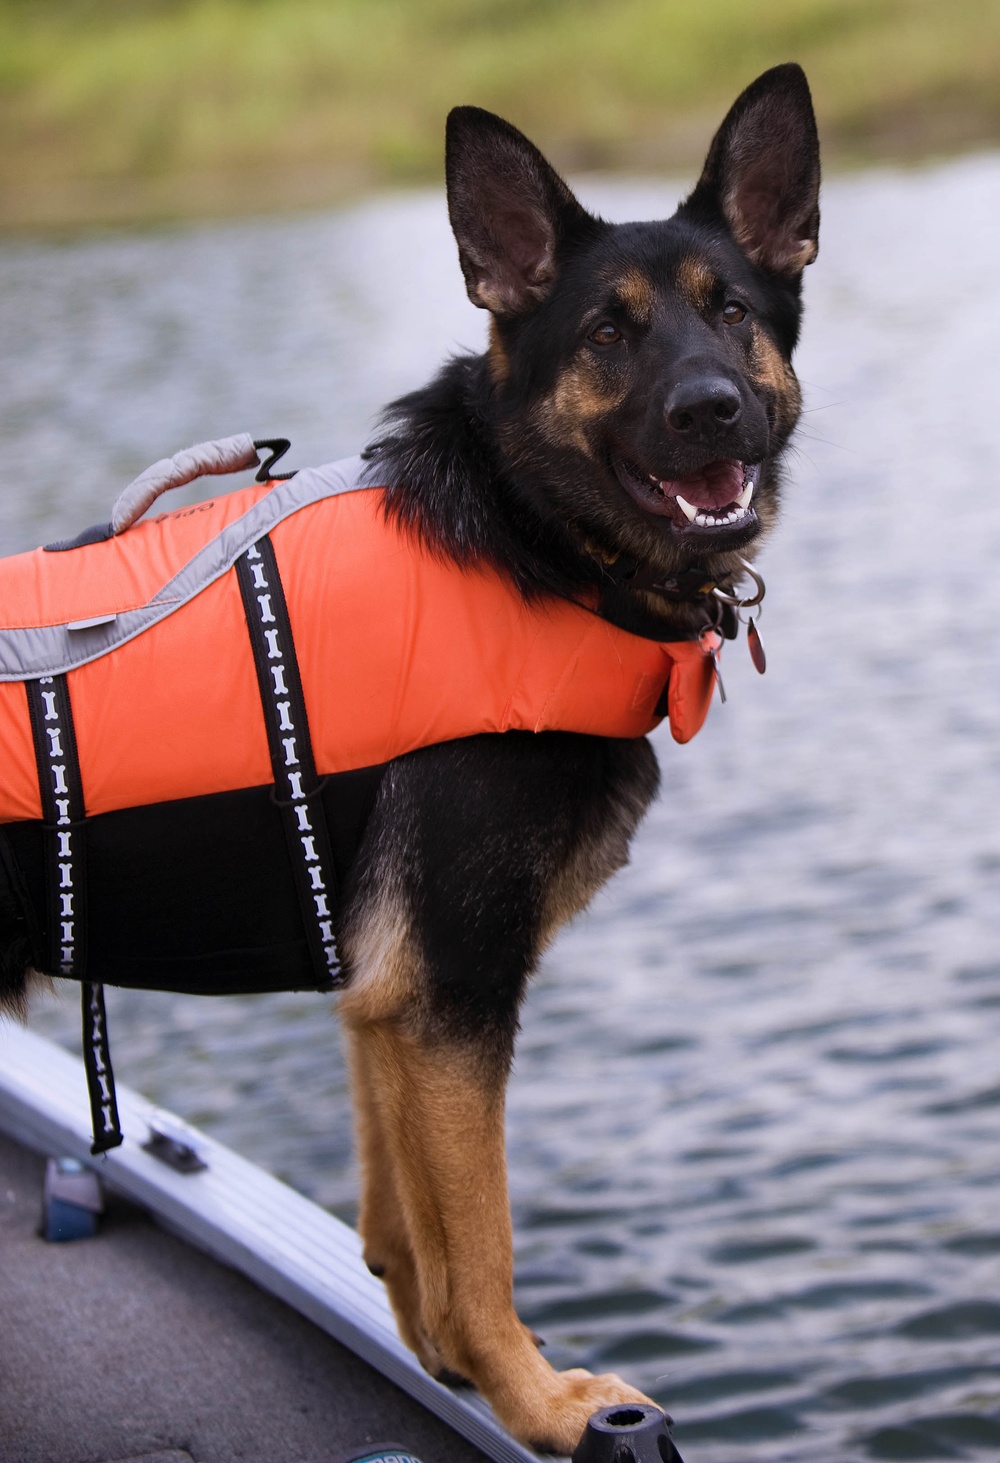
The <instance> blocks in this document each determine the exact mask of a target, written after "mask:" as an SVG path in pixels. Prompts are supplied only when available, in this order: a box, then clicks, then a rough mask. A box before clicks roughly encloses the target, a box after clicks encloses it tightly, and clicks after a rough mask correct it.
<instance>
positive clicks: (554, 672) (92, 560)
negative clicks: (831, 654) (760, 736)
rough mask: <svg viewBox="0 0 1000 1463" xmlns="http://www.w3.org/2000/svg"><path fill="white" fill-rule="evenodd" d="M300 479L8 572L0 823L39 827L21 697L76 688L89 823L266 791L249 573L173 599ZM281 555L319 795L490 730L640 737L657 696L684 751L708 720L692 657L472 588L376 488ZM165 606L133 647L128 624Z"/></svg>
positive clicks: (702, 664) (2, 589)
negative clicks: (27, 686) (244, 589)
mask: <svg viewBox="0 0 1000 1463" xmlns="http://www.w3.org/2000/svg"><path fill="white" fill-rule="evenodd" d="M314 476H315V475H314ZM306 479H307V474H298V475H297V477H296V478H295V479H293V480H292V481H291V482H290V483H279V484H273V483H265V484H260V485H258V484H255V485H253V486H251V487H248V488H243V489H241V490H239V491H236V492H231V493H226V494H222V495H220V496H219V497H217V498H213V499H210V500H208V501H206V502H204V503H199V504H197V505H195V506H194V507H187V508H180V509H176V510H174V511H173V512H166V513H161V514H159V515H157V516H156V517H154V518H151V519H149V520H147V521H144V522H141V523H138V524H136V525H135V526H133V527H131V528H129V529H128V530H127V531H126V532H125V533H123V534H121V535H119V536H118V537H112V538H109V539H107V540H106V541H104V542H97V543H91V544H87V545H84V546H82V547H78V548H73V549H72V550H70V551H68V552H61V553H52V552H47V551H45V550H41V549H39V550H36V551H34V552H32V553H27V554H20V555H17V556H15V557H13V558H8V559H5V560H0V823H10V822H15V821H18V820H22V819H38V818H41V817H42V807H41V802H40V798H39V787H38V774H37V770H36V762H35V754H34V750H33V743H32V733H31V727H30V724H29V717H28V706H27V701H26V697H25V690H24V685H23V684H22V682H24V681H27V680H30V679H32V678H34V677H38V676H41V675H46V674H53V673H56V672H61V671H66V672H67V683H68V687H69V695H70V700H71V703H72V710H73V719H74V723H75V728H76V741H77V750H78V755H79V763H80V771H81V776H82V784H83V795H84V801H85V806H86V813H87V816H88V817H93V816H95V815H99V814H102V813H106V812H110V811H113V810H115V809H121V808H128V807H137V806H142V805H145V804H151V803H160V802H165V801H170V800H172V799H177V798H185V797H195V796H200V795H203V794H206V793H215V792H224V791H227V790H230V789H234V788H241V787H254V786H259V785H262V784H266V783H268V782H270V780H271V763H270V758H269V753H268V744H267V738H266V734H265V729H264V723H263V720H262V716H261V708H260V696H259V692H258V684H257V677H256V674H255V669H254V662H253V657H252V653H251V647H250V642H249V639H248V635H247V626H246V621H245V617H244V609H243V604H242V601H241V597H240V592H239V589H238V586H237V583H236V575H235V572H234V570H233V568H232V566H231V564H229V563H226V564H225V567H223V568H221V570H220V569H219V564H220V562H222V561H218V562H217V563H216V564H215V567H214V570H212V571H209V572H211V574H212V577H210V578H208V580H207V582H199V583H197V586H196V588H195V590H194V591H192V590H191V588H190V584H189V585H188V587H187V589H186V590H185V589H184V588H183V587H182V588H181V589H178V588H177V587H176V586H177V582H178V579H179V577H180V576H181V575H182V574H183V572H184V571H190V566H191V564H192V562H193V561H195V560H196V558H197V556H199V555H202V556H203V557H204V555H205V554H206V553H207V552H209V551H211V550H212V549H213V548H214V547H217V546H218V545H219V543H220V542H221V541H222V540H223V539H224V535H225V534H226V532H227V531H228V532H230V533H232V532H234V531H238V530H239V529H240V527H241V525H242V524H243V523H244V521H247V520H248V519H249V518H250V516H251V514H252V510H254V509H255V508H256V507H260V506H264V507H269V506H270V503H269V502H268V501H267V500H270V499H273V497H274V495H278V496H279V497H280V495H281V494H283V493H286V494H287V493H289V492H291V491H292V490H293V488H294V490H295V491H296V492H297V493H298V495H299V496H300V497H301V491H302V487H303V485H304V482H305V480H306ZM270 536H271V541H272V543H273V545H274V550H275V553H276V556H277V561H278V566H279V569H280V573H281V580H282V583H283V585H284V590H285V596H286V599H287V604H288V612H289V616H290V620H291V626H292V631H293V634H294V641H295V648H296V652H297V656H298V662H299V669H300V672H301V676H302V682H303V687H304V693H305V702H306V710H307V715H308V723H309V732H310V735H311V738H312V744H313V752H314V757H315V762H316V768H317V772H318V773H319V774H320V775H325V774H330V773H337V772H342V771H346V770H349V769H352V768H359V767H367V766H371V765H373V764H376V763H383V762H386V761H389V760H391V759H392V758H394V757H398V756H400V755H401V754H403V753H405V752H410V751H413V750H414V749H416V748H418V747H425V746H429V745H431V744H433V743H437V742H443V741H451V740H453V739H455V738H459V737H466V736H472V735H474V734H476V733H479V732H506V731H510V730H512V729H519V730H522V731H531V732H542V731H550V730H560V731H572V732H583V733H591V734H594V735H598V736H609V737H639V736H643V735H645V734H646V733H647V732H649V731H651V730H652V729H653V728H654V727H655V726H656V725H657V724H658V721H659V719H660V715H662V710H661V712H660V713H659V714H658V712H657V707H658V706H661V703H662V698H663V693H664V690H666V697H665V704H666V710H667V715H668V717H669V722H670V728H671V731H672V733H673V735H674V737H675V738H676V740H677V741H679V742H686V741H688V740H689V739H690V738H691V737H692V736H694V734H695V733H696V732H697V731H698V730H699V728H700V727H701V725H702V723H703V721H704V719H705V716H706V714H707V710H708V706H709V704H710V701H711V697H712V690H713V684H714V677H713V669H712V663H711V660H710V658H709V657H708V656H707V655H706V653H705V651H704V650H703V648H702V646H701V645H700V644H699V642H697V641H681V642H677V643H666V644H661V643H659V642H656V641H653V640H647V639H644V638H642V637H640V636H638V635H632V634H628V633H627V632H625V631H624V630H619V629H617V628H615V627H614V626H613V625H610V624H608V622H607V621H605V620H603V619H601V618H600V617H599V616H598V615H597V614H595V613H593V612H592V611H590V610H589V609H587V608H585V607H584V606H582V605H579V604H573V603H570V602H568V601H565V600H560V599H556V598H552V597H546V598H541V599H537V600H535V601H533V602H525V601H524V600H523V599H522V597H521V596H520V594H519V593H518V592H517V590H516V589H515V587H514V585H513V584H512V583H511V582H510V581H509V580H508V579H506V578H505V577H504V576H503V575H502V574H500V573H498V572H497V571H496V570H494V569H492V568H489V567H481V568H473V569H464V568H459V567H458V566H457V565H456V564H455V563H454V562H452V561H451V560H449V559H446V558H444V557H443V556H438V555H436V554H434V553H433V552H432V551H430V550H429V549H428V548H427V547H425V546H424V545H423V544H422V543H420V542H418V541H417V540H416V539H415V538H414V537H413V536H411V535H410V534H408V533H406V532H403V531H401V530H400V529H399V528H398V527H397V526H396V524H395V523H394V522H392V521H391V520H388V519H387V518H386V515H385V513H384V509H383V492H382V490H380V489H379V488H356V489H354V490H352V491H346V492H344V491H339V490H338V491H335V492H334V494H333V495H332V496H321V497H318V498H316V499H315V500H314V501H306V502H304V503H303V505H302V506H298V507H293V508H292V509H291V510H290V511H289V512H288V513H287V516H280V517H279V520H278V521H277V522H276V523H275V524H274V526H273V527H272V528H271V530H270ZM225 557H226V556H225V555H223V560H224V559H225ZM215 570H219V572H215ZM185 595H186V596H187V597H185ZM150 607H152V609H153V611H154V612H155V613H154V615H153V618H152V622H151V623H149V625H148V628H140V629H139V630H138V631H135V630H134V629H133V628H132V627H131V624H130V620H129V617H130V616H132V617H133V618H135V617H136V616H139V617H140V621H141V617H142V615H143V612H145V613H146V614H147V617H148V616H149V613H150ZM46 637H47V638H46ZM36 643H37V644H38V645H39V646H40V647H41V649H39V650H38V651H37V653H36V652H35V650H34V647H35V645H36Z"/></svg>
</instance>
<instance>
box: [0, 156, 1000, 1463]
mask: <svg viewBox="0 0 1000 1463" xmlns="http://www.w3.org/2000/svg"><path fill="white" fill-rule="evenodd" d="M581 193H582V195H583V197H584V198H585V200H586V201H588V202H590V203H592V204H593V205H594V206H595V207H597V208H599V209H601V210H602V211H603V212H605V213H606V214H607V215H608V216H612V217H636V216H640V217H651V216H658V215H662V214H663V213H665V212H669V211H670V209H671V208H672V206H673V202H674V201H675V199H676V190H675V189H673V188H671V187H663V186H657V185H655V184H653V183H649V184H646V183H640V182H634V183H630V184H603V183H590V184H583V185H581ZM998 229H1000V157H998V156H983V157H979V158H973V159H967V160H964V161H959V162H955V163H950V164H947V165H941V166H937V167H932V168H928V169H925V170H921V171H914V172H909V173H896V172H876V173H869V174H865V175H861V176H856V177H851V178H845V179H835V180H834V181H832V182H831V183H830V184H829V185H828V187H827V189H826V192H825V209H824V235H823V247H822V251H821V254H820V258H819V261H818V262H817V264H816V265H815V266H814V267H813V268H812V269H810V270H809V271H808V274H807V280H806V294H807V301H808V309H807V317H806V326H805V333H804V341H803V346H802V349H801V352H800V354H799V357H798V365H799V371H800V375H801V377H802V379H803V382H804V385H805V392H806V403H807V411H806V415H805V417H804V421H803V426H802V428H801V430H800V433H799V437H798V446H797V451H796V453H795V455H794V458H793V461H792V473H791V476H792V485H791V489H790V491H789V493H788V495H787V505H788V506H787V512H786V516H785V521H784V526H783V529H782V532H781V534H780V537H779V538H777V539H776V541H775V542H774V543H773V544H772V545H771V546H770V547H769V548H768V550H767V551H766V554H765V555H764V557H763V560H762V565H761V567H762V568H763V569H764V571H765V574H766V576H767V581H768V596H767V605H766V613H765V615H764V617H763V621H762V625H761V630H762V634H763V637H764V641H765V643H766V645H767V650H768V655H769V668H768V673H767V675H766V677H765V678H764V679H759V678H758V677H757V676H756V675H755V674H754V672H753V670H752V667H751V666H750V662H749V659H748V657H747V655H746V649H745V645H744V644H743V643H742V642H741V643H740V644H739V645H738V646H736V647H729V648H728V649H727V652H726V662H727V664H726V679H727V688H728V691H729V702H728V704H727V705H726V706H724V707H722V706H716V707H715V708H714V709H713V712H712V715H711V718H710V722H709V725H708V727H707V728H706V730H705V732H704V733H703V734H702V735H701V736H700V737H699V738H697V740H696V741H695V742H694V743H692V744H691V745H690V746H688V747H685V748H678V747H676V746H674V745H673V744H672V743H671V741H670V740H669V738H668V737H664V736H662V735H658V738H657V742H658V746H659V749H660V752H661V761H662V766H663V773H664V788H663V793H662V796H661V797H660V799H659V802H658V803H657V805H656V807H655V809H654V811H653V813H652V814H651V816H650V817H649V819H648V821H647V822H646V824H645V826H644V828H643V830H642V833H641V836H640V837H639V838H638V840H637V842H636V845H635V849H634V857H633V861H632V864H631V867H630V868H629V869H628V870H626V871H625V872H624V873H623V874H622V875H621V876H620V877H619V878H618V879H617V880H616V881H615V882H614V883H613V885H612V886H611V887H610V889H608V890H606V891H605V892H604V893H603V894H602V895H601V896H600V898H599V899H598V900H597V902H596V904H595V906H594V908H593V909H592V911H591V912H590V913H589V914H588V915H587V916H586V917H584V918H581V919H580V920H579V921H578V922H577V923H576V924H575V925H573V926H572V927H571V928H570V929H569V930H568V931H567V932H566V933H565V934H564V935H563V937H562V938H561V939H560V940H559V941H558V943H557V944H556V946H555V948H554V950H553V951H552V952H551V954H550V955H549V956H548V958H547V959H546V961H545V963H544V966H543V969H542V971H541V973H540V975H539V978H538V980H537V981H536V983H535V985H534V987H533V989H532V992H531V996H530V999H529V1001H528V1004H527V1008H526V1010H525V1015H524V1031H523V1036H522V1039H521V1042H520V1047H519V1051H518V1058H517V1067H516V1072H515V1076H514V1081H513V1083H512V1086H511V1094H510V1108H509V1138H510V1155H511V1157H510V1172H511V1185H512V1192H513V1204H514V1213H515V1229H516V1236H517V1240H516V1242H517V1290H518V1298H519V1304H520V1307H521V1310H522V1314H523V1315H524V1318H525V1319H526V1320H527V1321H528V1322H529V1323H530V1324H532V1325H533V1326H535V1327H536V1328H537V1329H539V1330H540V1331H541V1332H542V1333H543V1334H544V1335H545V1337H546V1338H547V1341H548V1344H549V1354H550V1355H551V1356H552V1357H553V1359H554V1360H555V1361H557V1363H559V1364H569V1363H575V1362H583V1363H584V1364H587V1365H591V1366H596V1367H604V1366H614V1367H615V1368H618V1369H620V1370H622V1371H623V1372H625V1373H626V1374H627V1375H628V1376H629V1377H630V1378H631V1379H633V1380H634V1381H635V1382H636V1383H638V1384H639V1385H641V1386H643V1387H645V1388H646V1389H648V1390H649V1391H650V1392H652V1393H653V1395H654V1396H656V1397H657V1398H659V1399H660V1400H662V1401H663V1403H664V1404H665V1405H667V1406H668V1407H670V1409H671V1410H672V1411H673V1412H674V1414H675V1416H676V1417H677V1419H678V1432H677V1436H678V1441H679V1443H680V1446H681V1448H682V1450H683V1452H684V1454H685V1457H686V1458H687V1459H688V1460H689V1463H777V1460H789V1463H791V1460H795V1463H807V1460H823V1463H847V1460H868V1459H952V1458H969V1459H982V1460H987V1459H988V1460H992V1463H995V1460H996V1459H997V1457H998V1456H1000V1142H998V1139H1000V816H998V804H1000V574H998V568H997V566H998V562H1000V472H998V470H997V463H996V456H997V446H996V441H997V433H998V427H1000V288H998V284H997V238H998ZM0 315H2V329H0V341H2V344H0V448H2V452H3V459H4V464H5V475H4V486H3V488H2V489H0V543H2V544H3V546H4V548H5V550H6V551H12V550H15V549H20V548H24V547H28V546H31V545H34V544H36V543H38V542H41V541H44V540H46V539H48V538H51V537H55V536H59V535H63V534H67V533H71V532H75V531H76V530H77V529H79V528H81V527H83V526H84V525H86V524H89V523H91V522H95V521H97V520H98V519H100V518H102V517H106V516H107V510H108V507H109V505H110V503H111V501H112V499H113V498H114V496H115V494H116V493H117V491H118V490H119V488H120V487H121V486H123V485H124V483H125V482H127V481H128V480H129V478H130V477H131V476H132V475H133V474H134V473H135V472H137V471H138V470H140V469H141V468H142V467H144V466H145V465H146V464H148V463H149V462H151V461H153V460H154V459H155V458H157V457H160V456H162V455H164V454H166V453H170V452H172V451H174V450H176V449H177V448H179V447H181V446H184V445H186V444H188V443H190V442H195V441H198V440H201V439H204V438H207V437H216V436H223V435H227V434H229V433H232V432H237V431H250V432H252V433H253V434H254V435H255V436H271V435H278V434H280V435H286V436H290V437H291V438H292V439H293V444H294V447H293V454H292V462H293V465H304V464H309V463H317V462H322V461H327V460H329V459H332V458H336V457H340V456H345V455H347V454H349V453H352V452H354V451H356V450H357V449H358V448H359V446H360V445H361V444H362V442H363V441H364V440H365V437H366V434H367V432H368V429H369V424H370V422H371V420H372V417H373V414H374V413H375V412H376V411H377V409H378V407H379V405H380V404H381V403H383V402H384V401H386V400H387V399H388V398H390V397H391V396H393V395H394V394H396V393H399V392H401V391H403V390H406V389H408V388H411V387H413V386H415V385H418V384H419V383H420V382H421V381H422V380H423V379H425V378H426V376H427V375H428V374H429V372H430V371H431V369H432V368H433V366H434V364H435V363H436V362H437V361H438V360H439V359H440V358H441V357H442V355H444V354H445V353H447V352H448V351H449V350H451V349H454V348H455V347H456V346H459V345H470V344H471V345H478V344H479V343H480V342H481V340H482V338H483V319H482V316H481V315H480V314H479V312H477V311H475V310H473V309H472V307H471V306H469V305H468V304H467V302H466V300H465V297H464V293H463V291H462V288H461V281H460V276H459V272H458V269H457V265H456V261H455V257H454V248H453V246H452V244H451V242H450V236H449V235H448V232H447V225H446V220H445V214H444V208H443V202H442V199H441V198H440V197H439V196H438V195H436V194H426V195H425V194H413V195H408V196H403V197H394V198H388V199H381V200H376V201H373V202H369V203H365V204H363V205H360V206H357V207H353V208H350V209H347V210H345V211H342V212H338V213H332V214H325V215H320V216H315V217H296V218H291V219H279V220H273V219H268V220H262V221H250V222H241V223H235V224H226V225H223V226H205V227H202V226H199V227H190V228H179V229H177V230H175V231H172V232H163V233H157V234H148V235H134V236H108V237H98V238H94V237H91V238H85V239H78V240H69V241H64V242H46V243H43V244H38V245H36V244H29V243H10V242H8V243H5V244H3V245H2V246H0ZM328 1005H329V1002H328V1001H326V1000H324V999H323V998H321V997H317V996H311V997H310V996H285V997H281V996H275V997H266V998H247V999H242V1000H228V1001H211V1000H199V999H197V998H187V997H168V996H161V995H149V994H142V993H128V992H110V993H109V1007H110V1019H111V1031H112V1039H113V1050H114V1056H115V1062H116V1068H117V1071H118V1073H119V1076H120V1078H121V1079H122V1080H123V1081H126V1082H129V1083H131V1084H132V1085H135V1086H138V1087H139V1088H141V1089H142V1090H143V1091H145V1092H146V1093H148V1094H149V1095H150V1096H152V1097H153V1098H154V1099H156V1100H158V1101H160V1102H162V1103H164V1104H165V1105H168V1106H170V1107H172V1108H174V1109H175V1110H177V1111H178V1112H180V1113H182V1114H184V1115H185V1116H186V1117H188V1118H189V1119H190V1120H192V1121H194V1122H195V1123H198V1124H200V1125H202V1126H204V1127H205V1128H207V1129H208V1130H209V1131H210V1132H212V1133H213V1134H215V1135H216V1136H217V1137H219V1138H221V1139H222V1140H224V1141H225V1142H227V1143H230V1144H232V1145H233V1146H234V1147H236V1148H237V1149H239V1150H240V1151H242V1152H243V1153H245V1154H247V1155H249V1156H250V1157H252V1158H254V1159H256V1160H258V1161H259V1162H261V1163H262V1164H264V1165H265V1166H266V1167H268V1168H270V1169H272V1170H273V1171H275V1172H276V1173H278V1174H280V1175H281V1176H282V1177H283V1178H286V1179H288V1180H289V1181H290V1182H291V1183H293V1184H295V1185H296V1186H298V1187H299V1188H301V1189H303V1190H304V1191H305V1192H307V1193H309V1194H311V1195H313V1196H315V1197H316V1198H317V1199H319V1200H320V1201H322V1202H323V1203H325V1204H327V1205H329V1206H330V1207H331V1208H332V1209H333V1210H335V1211H336V1212H337V1213H338V1214H340V1215H342V1216H344V1217H346V1218H348V1219H351V1218H352V1217H353V1215H354V1198H353V1196H354V1174H353V1171H352V1157H351V1141H350V1118H349V1109H348V1099H347V1091H346V1083H345V1076H344V1065H343V1059H342V1053H341V1049H340V1045H339V1038H338V1035H337V1031H336V1026H335V1023H334V1022H333V1021H332V1020H331V1019H330V1017H329V1015H328V1013H327V1007H328ZM32 1023H33V1025H34V1026H36V1027H37V1029H39V1030H41V1031H43V1032H47V1033H49V1034H51V1035H53V1036H55V1037H56V1038H57V1039H59V1040H64V1041H66V1042H68V1043H69V1044H73V1043H74V1042H75V1040H76V1028H77V1005H76V992H75V989H70V990H69V991H68V992H63V993H60V995H59V996H58V997H53V998H46V999H45V1000H43V1001H41V1002H39V1004H38V1005H37V1006H36V1008H35V1012H34V1015H33V1017H32Z"/></svg>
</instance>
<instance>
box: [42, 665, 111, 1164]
mask: <svg viewBox="0 0 1000 1463" xmlns="http://www.w3.org/2000/svg"><path fill="white" fill-rule="evenodd" d="M24 685H25V690H26V692H27V695H28V712H29V715H30V718H31V733H32V737H33V739H34V743H35V763H36V765H37V768H38V786H39V790H40V792H41V799H42V820H43V828H42V838H43V849H44V855H45V884H46V894H47V900H48V910H47V914H48V919H47V926H48V951H47V952H46V968H47V969H48V970H49V971H50V972H51V973H52V974H53V975H65V976H69V977H70V978H71V979H73V980H78V981H81V982H82V985H83V991H82V1002H83V1060H84V1066H85V1067H86V1069H87V1088H88V1091H89V1094H90V1113H91V1121H92V1123H93V1131H94V1142H93V1145H92V1147H91V1152H92V1153H104V1152H105V1151H106V1150H107V1149H109V1148H117V1146H118V1144H119V1143H120V1142H121V1141H122V1132H121V1127H120V1125H119V1121H118V1104H117V1101H116V1100H115V1079H114V1073H113V1072H112V1070H111V1057H110V1054H109V1051H108V1034H107V1021H106V1017H105V1011H104V987H103V986H100V985H95V984H93V983H92V982H90V981H88V980H86V979H85V975H86V968H87V878H86V873H87V861H86V845H85V842H84V831H83V830H84V820H85V817H86V813H85V809H84V802H83V783H82V782H81V780H80V762H79V758H78V756H77V750H76V734H75V732H74V730H73V709H72V707H71V705H70V700H69V687H68V686H67V684H66V677H65V676H43V677H42V678H41V679H40V680H34V681H25V683H24Z"/></svg>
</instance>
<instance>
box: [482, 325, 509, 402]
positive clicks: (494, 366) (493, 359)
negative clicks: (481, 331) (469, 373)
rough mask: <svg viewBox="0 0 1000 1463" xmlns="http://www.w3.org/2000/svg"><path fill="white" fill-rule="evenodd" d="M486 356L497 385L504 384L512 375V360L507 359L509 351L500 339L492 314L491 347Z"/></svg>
mask: <svg viewBox="0 0 1000 1463" xmlns="http://www.w3.org/2000/svg"><path fill="white" fill-rule="evenodd" d="M486 357H487V361H488V362H489V370H490V376H491V377H492V379H493V381H494V383H495V384H496V385H497V386H502V385H503V384H504V382H505V381H506V380H507V378H508V376H509V375H510V361H509V360H508V359H507V352H506V350H505V349H504V344H503V341H502V340H501V339H500V332H499V330H498V329H497V323H496V321H495V320H494V319H493V317H492V316H490V331H489V347H488V349H487V353H486Z"/></svg>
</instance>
